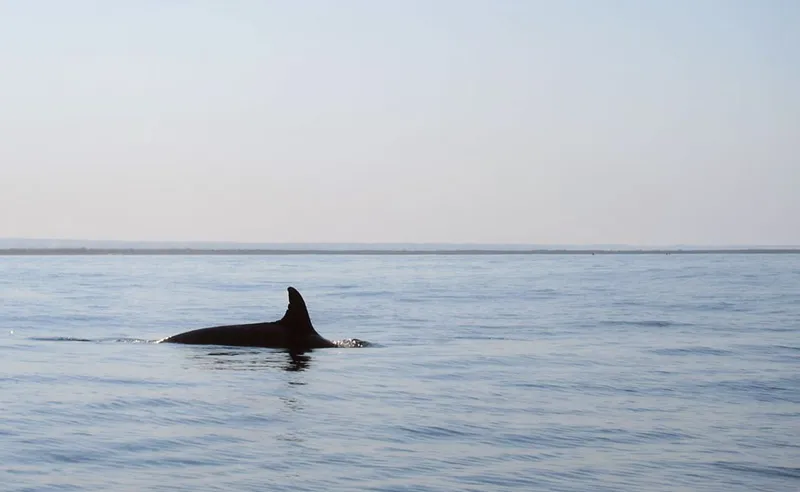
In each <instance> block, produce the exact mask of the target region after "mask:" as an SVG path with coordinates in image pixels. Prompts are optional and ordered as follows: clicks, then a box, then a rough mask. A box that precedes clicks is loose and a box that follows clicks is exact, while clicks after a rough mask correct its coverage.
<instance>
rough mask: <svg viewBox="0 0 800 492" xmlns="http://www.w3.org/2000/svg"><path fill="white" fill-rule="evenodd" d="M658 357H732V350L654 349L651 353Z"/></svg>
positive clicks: (708, 348)
mask: <svg viewBox="0 0 800 492" xmlns="http://www.w3.org/2000/svg"><path fill="white" fill-rule="evenodd" d="M650 352H651V353H653V354H658V355H679V356H681V355H732V354H733V352H731V351H730V350H722V349H715V348H712V347H683V348H665V349H654V350H651V351H650Z"/></svg>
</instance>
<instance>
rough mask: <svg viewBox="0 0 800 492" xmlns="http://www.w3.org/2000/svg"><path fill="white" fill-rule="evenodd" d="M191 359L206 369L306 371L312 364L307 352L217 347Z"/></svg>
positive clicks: (194, 355)
mask: <svg viewBox="0 0 800 492" xmlns="http://www.w3.org/2000/svg"><path fill="white" fill-rule="evenodd" d="M190 357H191V359H192V360H194V361H196V362H199V363H200V364H201V365H202V366H203V367H205V368H206V369H214V370H230V371H263V370H265V369H280V370H283V371H288V372H298V371H305V370H306V369H308V368H309V367H310V365H311V356H310V355H307V354H299V353H291V352H282V351H265V350H258V349H222V350H220V349H216V350H203V351H202V352H198V353H195V354H192V355H191V356H190Z"/></svg>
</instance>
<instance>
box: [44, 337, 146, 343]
mask: <svg viewBox="0 0 800 492" xmlns="http://www.w3.org/2000/svg"><path fill="white" fill-rule="evenodd" d="M29 340H34V341H37V342H94V343H156V342H155V341H154V340H145V339H143V338H95V339H91V338H79V337H31V338H29Z"/></svg>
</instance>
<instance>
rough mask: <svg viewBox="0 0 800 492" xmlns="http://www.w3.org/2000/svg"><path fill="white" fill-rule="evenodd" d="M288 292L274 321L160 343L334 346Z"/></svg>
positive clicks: (198, 332)
mask: <svg viewBox="0 0 800 492" xmlns="http://www.w3.org/2000/svg"><path fill="white" fill-rule="evenodd" d="M288 290H289V307H288V308H287V309H286V314H284V315H283V318H281V319H279V320H278V321H273V322H265V323H248V324H243V325H229V326H214V327H211V328H201V329H199V330H192V331H187V332H185V333H179V334H178V335H173V336H171V337H167V338H165V339H163V340H161V342H162V343H163V342H167V343H186V344H193V345H231V346H237V347H267V348H279V349H287V350H289V351H291V352H303V351H307V350H311V349H315V348H326V347H335V346H336V344H334V343H333V342H331V341H329V340H326V339H324V338H322V337H321V336H320V335H319V333H317V332H316V331H315V330H314V326H313V325H312V324H311V318H310V317H309V315H308V309H307V308H306V302H305V301H304V300H303V296H301V295H300V293H299V292H297V289H295V288H294V287H289V289H288Z"/></svg>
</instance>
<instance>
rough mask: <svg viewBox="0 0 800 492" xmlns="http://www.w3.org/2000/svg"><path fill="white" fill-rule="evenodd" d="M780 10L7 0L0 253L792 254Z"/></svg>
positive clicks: (570, 3)
mask: <svg viewBox="0 0 800 492" xmlns="http://www.w3.org/2000/svg"><path fill="white" fill-rule="evenodd" d="M797 26H800V2H797V1H795V0H785V1H782V0H763V1H757V0H750V1H740V0H694V1H692V0H674V1H668V0H662V1H655V0H654V1H648V2H645V1H634V0H628V1H626V0H616V1H611V0H608V1H601V0H597V1H594V0H586V1H577V0H564V1H537V0H527V1H526V0H516V1H505V0H483V1H475V0H455V1H447V0H425V1H416V0H402V1H400V0H396V1H388V0H387V1H374V0H361V1H350V0H336V1H334V0H328V1H312V0H297V1H294V0H291V1H290V0H286V1H267V0H253V1H246V0H238V1H236V0H231V1H227V2H220V1H202V0H197V1H178V0H174V1H164V0H158V1H156V0H137V1H120V2H107V1H103V0H96V1H86V0H72V1H70V2H62V1H57V0H52V1H45V0H31V1H25V2H10V1H9V2H2V1H0V67H2V72H0V237H25V238H72V239H116V240H170V241H192V240H197V241H242V242H406V243H407V242H449V243H520V244H576V245H579V244H630V245H642V246H648V245H650V246H653V245H671V244H694V245H745V244H746V245H800V29H798V28H797Z"/></svg>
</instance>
